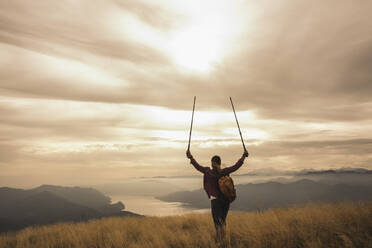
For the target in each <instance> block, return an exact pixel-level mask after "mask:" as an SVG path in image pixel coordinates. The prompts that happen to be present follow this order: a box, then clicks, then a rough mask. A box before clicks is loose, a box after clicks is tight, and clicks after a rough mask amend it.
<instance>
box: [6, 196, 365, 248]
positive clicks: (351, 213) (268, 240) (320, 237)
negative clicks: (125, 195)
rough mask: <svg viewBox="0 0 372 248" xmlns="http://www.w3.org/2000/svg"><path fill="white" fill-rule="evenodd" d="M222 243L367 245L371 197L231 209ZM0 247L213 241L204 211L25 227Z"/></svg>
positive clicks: (256, 247) (281, 247)
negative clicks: (360, 200) (264, 208)
mask: <svg viewBox="0 0 372 248" xmlns="http://www.w3.org/2000/svg"><path fill="white" fill-rule="evenodd" d="M228 237H229V245H228V247H234V248H235V247H236V248H240V247H250V248H262V247H275V248H287V247H310V248H317V247H327V248H329V247H330V248H331V247H337V248H342V247H358V248H359V247H366V248H368V247H372V202H369V203H342V204H309V205H307V206H306V207H301V208H299V207H292V208H288V209H272V210H268V211H264V212H231V213H230V214H229V216H228ZM0 247H2V248H13V247H29V248H31V247H37V248H44V247H48V248H57V247H58V248H64V247H79V248H85V247H86V248H88V247H96V248H104V247H110V248H116V247H118V248H119V247H144V248H146V247H173V248H178V247H211V248H212V247H216V244H215V242H214V227H213V224H212V219H211V216H210V215H209V214H189V215H184V216H173V217H143V218H135V217H126V218H121V217H110V218H104V219H99V220H91V221H88V222H82V223H75V224H74V223H62V224H55V225H49V226H41V227H29V228H27V229H24V230H21V231H19V232H16V233H8V234H3V235H0Z"/></svg>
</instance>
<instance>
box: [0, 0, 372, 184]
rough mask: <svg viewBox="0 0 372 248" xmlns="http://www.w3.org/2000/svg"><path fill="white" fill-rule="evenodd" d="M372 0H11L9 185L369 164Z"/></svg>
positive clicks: (2, 118) (3, 147)
mask: <svg viewBox="0 0 372 248" xmlns="http://www.w3.org/2000/svg"><path fill="white" fill-rule="evenodd" d="M371 11H372V2H371V1H364V0H355V1H349V0H348V1H346V0H323V1H307V0H298V1H289V0H278V1H268V0H263V1H256V0H251V1H241V0H237V1H228V0H213V1H211V0H205V1H196V0H185V1H171V0H157V1H150V0H96V1H88V0H79V1H78V0H66V1H43V0H37V1H26V0H12V1H1V2H0V186H14V187H32V186H37V185H40V184H45V183H49V184H61V185H77V184H83V183H84V184H89V183H103V182H117V181H122V180H125V178H132V177H154V176H183V175H198V172H196V171H195V170H194V169H193V168H192V166H191V165H190V164H189V162H188V160H187V159H186V156H185V152H186V149H187V142H188V135H189V128H190V121H191V110H192V104H193V97H194V96H197V100H196V110H195V116H194V126H193V133H192V142H191V152H192V154H193V155H194V157H195V158H196V159H197V160H198V161H199V162H200V163H201V164H202V165H205V166H209V165H210V158H211V157H212V156H213V155H215V154H218V155H220V156H221V158H222V165H223V166H229V165H232V164H234V163H235V162H236V161H237V160H238V159H239V158H240V156H241V155H242V153H243V148H242V144H241V141H240V137H239V132H238V129H237V126H236V122H235V118H234V114H233V112H232V109H231V104H230V101H229V97H230V96H231V97H232V99H233V101H234V105H235V109H236V111H237V117H238V119H239V123H240V126H241V130H242V134H243V138H244V140H245V143H246V147H247V149H248V151H249V153H250V156H249V158H248V159H247V160H246V161H245V164H244V165H243V167H242V168H241V169H240V170H239V172H238V173H249V172H252V171H259V170H270V169H276V170H302V169H331V168H343V167H358V168H359V167H360V168H367V169H372V153H371V151H372V98H371V95H372V70H371V68H372V32H371V31H372V22H371V17H370V13H371Z"/></svg>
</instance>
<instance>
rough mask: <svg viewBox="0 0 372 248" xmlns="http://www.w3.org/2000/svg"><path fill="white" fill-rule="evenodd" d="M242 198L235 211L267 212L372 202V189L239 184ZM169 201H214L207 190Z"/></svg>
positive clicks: (197, 203)
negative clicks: (318, 204) (311, 204)
mask: <svg viewBox="0 0 372 248" xmlns="http://www.w3.org/2000/svg"><path fill="white" fill-rule="evenodd" d="M236 188H237V194H238V198H237V199H236V200H235V201H234V202H233V204H232V205H231V209H233V210H242V211H250V210H263V209H269V208H275V207H288V206H291V205H294V204H296V205H301V204H304V203H308V202H340V201H347V200H352V201H364V200H372V187H371V186H365V185H349V184H336V185H329V184H324V183H320V182H315V181H312V180H308V179H302V180H299V181H296V182H292V183H286V184H285V183H279V182H266V183H258V184H253V183H250V184H242V185H237V186H236ZM158 199H160V200H163V201H168V202H181V203H184V204H185V206H189V207H193V208H209V207H210V200H208V198H207V197H206V194H205V192H204V190H203V189H199V190H195V191H183V192H176V193H172V194H168V195H165V196H160V197H158Z"/></svg>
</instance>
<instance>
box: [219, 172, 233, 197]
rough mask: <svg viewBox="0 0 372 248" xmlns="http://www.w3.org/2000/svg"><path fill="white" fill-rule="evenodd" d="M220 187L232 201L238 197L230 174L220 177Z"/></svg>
mask: <svg viewBox="0 0 372 248" xmlns="http://www.w3.org/2000/svg"><path fill="white" fill-rule="evenodd" d="M218 187H219V189H220V191H221V193H222V195H223V196H224V197H225V198H226V199H227V200H228V201H229V202H230V203H231V202H233V201H234V200H235V198H236V190H235V187H234V182H233V180H232V179H231V177H229V176H222V177H220V178H219V179H218Z"/></svg>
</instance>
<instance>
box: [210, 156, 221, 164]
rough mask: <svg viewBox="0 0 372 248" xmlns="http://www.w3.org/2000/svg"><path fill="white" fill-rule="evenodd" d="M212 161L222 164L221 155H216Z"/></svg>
mask: <svg viewBox="0 0 372 248" xmlns="http://www.w3.org/2000/svg"><path fill="white" fill-rule="evenodd" d="M211 161H212V162H216V163H217V164H221V158H220V156H217V155H214V156H213V157H212V159H211Z"/></svg>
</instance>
